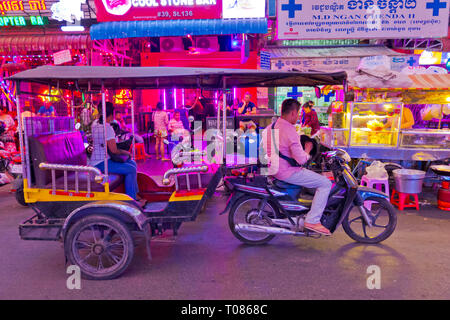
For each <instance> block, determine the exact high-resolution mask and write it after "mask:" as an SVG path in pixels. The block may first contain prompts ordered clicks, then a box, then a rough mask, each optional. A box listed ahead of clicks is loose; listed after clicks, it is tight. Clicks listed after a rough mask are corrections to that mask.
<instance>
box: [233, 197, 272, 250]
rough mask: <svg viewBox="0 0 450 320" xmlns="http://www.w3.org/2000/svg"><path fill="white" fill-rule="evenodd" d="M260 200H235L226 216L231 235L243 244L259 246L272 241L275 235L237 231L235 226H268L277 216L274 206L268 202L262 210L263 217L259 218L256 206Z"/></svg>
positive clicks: (253, 198) (247, 198)
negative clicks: (271, 219) (272, 218)
mask: <svg viewBox="0 0 450 320" xmlns="http://www.w3.org/2000/svg"><path fill="white" fill-rule="evenodd" d="M261 201H262V199H259V198H255V197H251V196H244V197H242V198H240V199H239V200H237V201H236V202H235V203H234V204H233V207H232V208H231V210H230V214H229V215H228V225H229V227H230V230H231V232H232V233H233V235H234V236H235V237H236V238H238V239H239V240H240V241H242V242H243V243H245V244H250V245H261V244H266V243H268V242H269V241H270V240H272V239H273V238H274V237H275V235H272V234H267V233H263V232H248V231H237V230H236V225H237V224H255V225H262V226H270V224H271V222H270V218H271V217H275V216H277V214H276V213H275V209H274V206H273V205H271V204H270V203H269V202H268V203H266V205H265V206H264V207H263V208H262V211H263V212H264V217H263V218H259V215H258V206H259V204H260V202H261Z"/></svg>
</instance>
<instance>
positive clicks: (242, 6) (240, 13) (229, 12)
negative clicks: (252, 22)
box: [219, 0, 266, 19]
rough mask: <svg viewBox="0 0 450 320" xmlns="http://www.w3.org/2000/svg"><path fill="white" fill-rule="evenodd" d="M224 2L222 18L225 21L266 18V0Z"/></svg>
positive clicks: (225, 0) (230, 0) (228, 0)
mask: <svg viewBox="0 0 450 320" xmlns="http://www.w3.org/2000/svg"><path fill="white" fill-rule="evenodd" d="M219 1H220V0H219ZM222 2H223V10H222V11H223V13H222V18H224V19H239V18H264V17H265V16H266V0H222Z"/></svg>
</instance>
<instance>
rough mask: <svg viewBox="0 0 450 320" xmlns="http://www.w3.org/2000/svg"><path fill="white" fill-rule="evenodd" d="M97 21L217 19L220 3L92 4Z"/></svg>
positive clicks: (140, 0)
mask: <svg viewBox="0 0 450 320" xmlns="http://www.w3.org/2000/svg"><path fill="white" fill-rule="evenodd" d="M95 6H96V7H97V20H98V21H100V22H105V21H135V20H185V19H220V18H221V15H222V0H95Z"/></svg>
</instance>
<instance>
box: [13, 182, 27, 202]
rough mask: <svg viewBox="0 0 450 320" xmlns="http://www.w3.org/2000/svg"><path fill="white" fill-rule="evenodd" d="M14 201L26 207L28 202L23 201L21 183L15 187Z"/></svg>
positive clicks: (23, 195)
mask: <svg viewBox="0 0 450 320" xmlns="http://www.w3.org/2000/svg"><path fill="white" fill-rule="evenodd" d="M15 197H16V201H17V202H18V203H19V204H20V205H21V206H24V207H28V203H26V202H25V194H24V193H23V183H22V184H20V186H19V187H18V188H17V190H16V192H15Z"/></svg>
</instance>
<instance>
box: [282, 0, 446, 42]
mask: <svg viewBox="0 0 450 320" xmlns="http://www.w3.org/2000/svg"><path fill="white" fill-rule="evenodd" d="M277 3H278V5H277V23H278V39H280V40H287V39H368V38H391V39H399V38H424V37H426V38H442V37H446V36H447V33H448V19H449V0H359V1H356V0H350V1H349V0H336V1H332V0H279V1H277Z"/></svg>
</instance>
